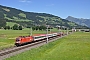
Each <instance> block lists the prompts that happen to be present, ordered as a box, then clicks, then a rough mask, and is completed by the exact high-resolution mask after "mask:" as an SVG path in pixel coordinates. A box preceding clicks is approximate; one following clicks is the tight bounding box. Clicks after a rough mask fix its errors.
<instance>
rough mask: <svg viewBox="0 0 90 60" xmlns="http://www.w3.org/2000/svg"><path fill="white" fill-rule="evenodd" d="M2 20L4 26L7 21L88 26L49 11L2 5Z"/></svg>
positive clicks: (0, 12) (78, 26) (26, 25)
mask: <svg viewBox="0 0 90 60" xmlns="http://www.w3.org/2000/svg"><path fill="white" fill-rule="evenodd" d="M0 22H3V26H1V27H4V26H5V25H7V23H11V22H12V23H17V24H19V25H22V26H24V27H31V26H35V25H51V26H53V27H55V26H57V25H59V26H66V27H69V28H72V27H77V28H87V27H86V26H81V25H78V24H76V23H74V22H70V21H67V20H65V19H62V18H60V17H58V16H55V15H52V14H47V13H36V12H26V11H22V10H20V9H16V8H11V7H6V6H2V5H0Z"/></svg>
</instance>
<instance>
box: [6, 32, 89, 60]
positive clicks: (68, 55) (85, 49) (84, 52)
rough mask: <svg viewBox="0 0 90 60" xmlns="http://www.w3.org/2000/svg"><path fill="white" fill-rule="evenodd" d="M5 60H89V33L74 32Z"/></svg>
mask: <svg viewBox="0 0 90 60" xmlns="http://www.w3.org/2000/svg"><path fill="white" fill-rule="evenodd" d="M6 60H90V33H85V32H76V33H73V34H71V35H68V36H66V37H64V38H61V39H58V40H57V41H54V42H51V43H48V44H46V45H44V46H41V47H38V48H34V49H31V50H29V51H26V52H23V53H20V54H17V55H16V56H12V57H10V58H7V59H6Z"/></svg>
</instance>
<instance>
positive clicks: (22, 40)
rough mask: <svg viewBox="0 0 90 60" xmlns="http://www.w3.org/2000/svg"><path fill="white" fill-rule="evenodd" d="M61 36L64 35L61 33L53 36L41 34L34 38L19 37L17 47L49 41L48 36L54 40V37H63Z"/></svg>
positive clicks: (52, 34)
mask: <svg viewBox="0 0 90 60" xmlns="http://www.w3.org/2000/svg"><path fill="white" fill-rule="evenodd" d="M61 35H62V34H61V33H51V34H39V35H34V36H19V37H17V38H16V42H15V45H16V46H19V45H22V44H25V43H29V42H33V41H38V40H43V39H47V36H48V38H52V37H56V36H61Z"/></svg>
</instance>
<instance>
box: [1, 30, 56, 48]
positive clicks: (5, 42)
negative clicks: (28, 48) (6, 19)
mask: <svg viewBox="0 0 90 60" xmlns="http://www.w3.org/2000/svg"><path fill="white" fill-rule="evenodd" d="M52 31H54V32H55V31H57V29H53V30H52ZM32 33H33V35H34V34H43V33H44V34H45V33H46V31H33V32H32ZM28 35H30V29H28V28H25V29H23V30H0V50H1V49H4V48H8V47H12V46H14V43H15V39H16V37H18V36H28Z"/></svg>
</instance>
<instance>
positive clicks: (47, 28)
mask: <svg viewBox="0 0 90 60" xmlns="http://www.w3.org/2000/svg"><path fill="white" fill-rule="evenodd" d="M46 36H47V41H46V43H48V26H47V35H46Z"/></svg>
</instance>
